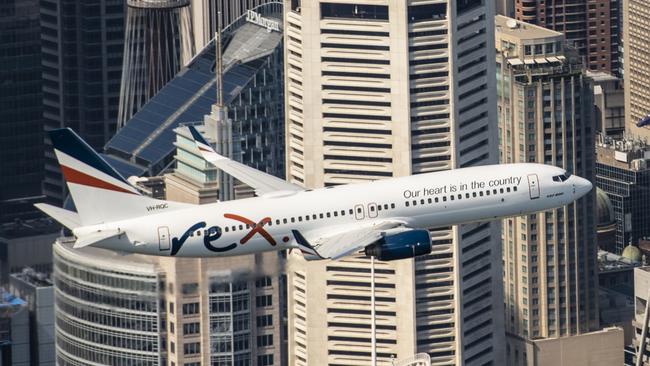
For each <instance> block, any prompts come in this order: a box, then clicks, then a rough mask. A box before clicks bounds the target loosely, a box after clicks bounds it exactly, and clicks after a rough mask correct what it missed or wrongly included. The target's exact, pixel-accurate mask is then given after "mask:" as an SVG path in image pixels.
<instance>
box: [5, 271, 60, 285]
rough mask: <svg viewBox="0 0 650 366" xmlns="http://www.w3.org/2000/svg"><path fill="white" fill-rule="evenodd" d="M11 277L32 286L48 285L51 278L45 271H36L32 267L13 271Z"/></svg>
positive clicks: (50, 282)
mask: <svg viewBox="0 0 650 366" xmlns="http://www.w3.org/2000/svg"><path fill="white" fill-rule="evenodd" d="M11 277H13V278H16V279H18V280H20V281H22V282H25V283H27V284H30V285H32V286H34V287H50V286H52V285H53V284H52V280H50V278H49V276H48V275H47V274H45V273H41V272H36V271H35V270H33V269H32V268H29V267H27V268H24V269H23V271H22V272H21V273H13V274H11Z"/></svg>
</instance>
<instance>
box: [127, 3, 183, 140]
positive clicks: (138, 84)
mask: <svg viewBox="0 0 650 366" xmlns="http://www.w3.org/2000/svg"><path fill="white" fill-rule="evenodd" d="M126 3H127V12H126V20H125V23H126V24H125V34H124V63H123V68H122V70H123V72H122V83H121V86H120V103H119V114H118V118H117V124H118V127H119V128H121V127H122V126H124V124H125V123H126V122H127V121H128V120H129V119H130V118H131V117H132V116H133V114H134V113H135V112H137V111H138V110H139V109H140V108H141V107H142V106H143V105H144V104H145V103H147V102H148V101H149V99H151V97H153V96H154V95H156V93H157V92H158V91H159V90H160V89H161V88H162V87H163V86H165V84H167V82H168V81H169V80H171V79H172V78H173V77H174V76H175V75H176V73H178V71H179V70H180V69H181V68H182V67H183V66H185V64H186V63H187V62H188V61H189V60H190V59H191V57H193V56H194V52H195V48H194V35H193V33H192V17H191V12H190V0H127V2H126Z"/></svg>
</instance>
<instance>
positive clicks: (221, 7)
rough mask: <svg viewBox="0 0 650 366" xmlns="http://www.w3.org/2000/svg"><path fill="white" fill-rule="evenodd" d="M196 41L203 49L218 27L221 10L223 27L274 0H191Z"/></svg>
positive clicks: (197, 47) (197, 45) (198, 47)
mask: <svg viewBox="0 0 650 366" xmlns="http://www.w3.org/2000/svg"><path fill="white" fill-rule="evenodd" d="M190 2H191V6H190V9H191V10H192V26H193V28H194V43H195V48H196V49H197V50H200V49H203V47H205V45H206V44H208V42H210V40H212V38H214V35H215V33H216V32H217V29H218V26H217V24H218V21H219V20H218V19H219V16H218V14H219V12H221V24H223V26H222V29H223V28H225V27H226V26H228V25H229V24H231V23H232V22H234V21H235V20H237V19H239V18H240V17H241V16H242V15H246V12H247V11H248V10H250V9H254V8H256V7H258V6H260V5H263V4H267V3H272V2H273V1H272V0H241V1H231V0H190Z"/></svg>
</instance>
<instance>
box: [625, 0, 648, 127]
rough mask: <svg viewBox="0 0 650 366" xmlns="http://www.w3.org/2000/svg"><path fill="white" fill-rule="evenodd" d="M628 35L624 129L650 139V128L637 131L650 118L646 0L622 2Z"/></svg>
mask: <svg viewBox="0 0 650 366" xmlns="http://www.w3.org/2000/svg"><path fill="white" fill-rule="evenodd" d="M623 16H624V18H623V19H624V20H623V24H624V34H625V52H624V54H623V56H624V62H623V64H624V66H625V129H626V131H628V132H630V133H633V134H635V135H639V136H642V137H646V138H647V137H650V125H645V126H641V127H637V126H636V125H637V123H638V122H639V121H641V120H642V119H644V118H645V117H646V116H648V115H649V114H650V88H648V86H649V82H648V77H647V75H648V72H650V66H648V60H649V59H650V47H648V37H649V36H650V33H649V32H648V24H649V23H650V3H648V2H647V1H645V0H626V1H623Z"/></svg>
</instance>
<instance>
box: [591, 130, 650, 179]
mask: <svg viewBox="0 0 650 366" xmlns="http://www.w3.org/2000/svg"><path fill="white" fill-rule="evenodd" d="M648 160H650V145H648V142H647V141H646V140H645V139H641V138H638V137H634V136H627V137H624V138H622V139H613V138H611V137H607V136H603V135H599V136H598V142H597V143H596V161H597V162H598V163H601V164H606V165H609V166H613V167H616V168H619V169H626V170H634V171H646V170H648Z"/></svg>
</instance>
